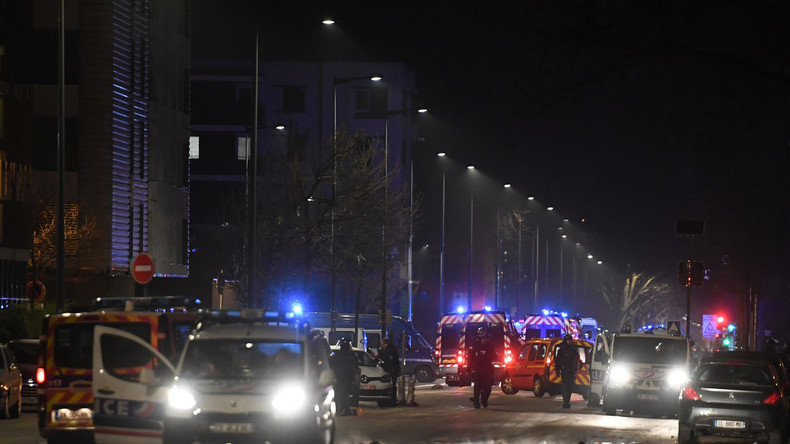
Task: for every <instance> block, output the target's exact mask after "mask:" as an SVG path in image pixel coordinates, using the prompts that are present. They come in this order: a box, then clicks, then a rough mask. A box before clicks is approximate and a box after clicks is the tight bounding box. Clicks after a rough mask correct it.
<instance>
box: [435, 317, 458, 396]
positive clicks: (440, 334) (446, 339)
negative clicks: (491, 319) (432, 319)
mask: <svg viewBox="0 0 790 444" xmlns="http://www.w3.org/2000/svg"><path fill="white" fill-rule="evenodd" d="M465 319H466V316H465V315H463V314H445V315H442V317H441V319H439V326H438V328H437V331H436V348H435V349H434V354H435V356H436V368H437V369H438V370H439V377H440V378H445V382H447V385H449V386H453V385H458V361H457V359H456V358H457V355H458V346H459V344H460V342H461V330H462V329H463V326H464V320H465Z"/></svg>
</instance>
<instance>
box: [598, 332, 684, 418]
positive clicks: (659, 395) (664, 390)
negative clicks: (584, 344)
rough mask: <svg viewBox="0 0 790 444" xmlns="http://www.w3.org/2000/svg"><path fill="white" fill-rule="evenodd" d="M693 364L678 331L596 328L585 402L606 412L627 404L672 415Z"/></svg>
mask: <svg viewBox="0 0 790 444" xmlns="http://www.w3.org/2000/svg"><path fill="white" fill-rule="evenodd" d="M694 365H695V362H694V359H693V356H692V347H691V344H690V342H689V341H688V339H686V338H683V337H681V336H674V335H666V334H654V333H652V332H643V333H611V334H606V333H602V334H599V335H598V336H597V338H596V340H595V345H594V347H593V356H592V362H591V365H590V397H589V399H588V405H589V406H598V405H601V406H602V407H603V410H604V413H606V414H607V415H614V414H615V413H616V412H617V410H626V411H634V412H651V413H655V414H660V415H664V416H669V417H673V416H675V415H676V414H677V407H678V396H679V395H680V390H681V389H682V388H683V384H685V382H686V381H687V380H688V378H689V374H690V373H691V371H692V370H693V368H694Z"/></svg>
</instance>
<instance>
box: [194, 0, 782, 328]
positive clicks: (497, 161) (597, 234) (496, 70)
mask: <svg viewBox="0 0 790 444" xmlns="http://www.w3.org/2000/svg"><path fill="white" fill-rule="evenodd" d="M327 15H328V16H331V17H332V18H334V19H335V20H336V21H337V24H336V26H337V27H338V28H339V29H341V30H342V34H343V35H342V36H334V37H332V39H329V38H328V37H327V36H326V33H325V32H324V31H325V30H323V29H321V25H320V20H321V19H322V18H323V17H324V16H327ZM788 23H790V4H788V3H787V2H778V1H748V2H740V1H694V2H689V1H685V0H684V1H680V0H678V1H665V0H660V1H659V0H654V1H649V0H647V1H645V0H634V1H587V0H584V1H581V0H579V1H563V0H556V1H555V0H553V1H541V2H534V1H486V2H481V1H421V2H415V1H398V2H363V1H337V2H332V1H313V2H260V1H239V0H235V1H233V2H225V1H218V0H194V1H193V23H192V31H193V58H203V57H218V56H223V57H235V56H245V57H246V54H252V48H253V46H252V42H254V40H253V39H254V32H255V28H256V25H257V26H258V29H259V30H260V32H261V53H262V58H264V59H266V58H273V59H287V58H296V59H299V58H301V59H310V58H315V59H318V58H319V57H321V56H322V54H323V55H325V54H332V56H330V57H332V58H338V59H343V58H358V59H360V58H361V59H370V60H394V61H403V62H405V63H407V64H409V65H411V66H412V67H413V68H414V70H415V73H416V78H417V82H418V88H419V91H420V101H422V102H424V104H426V105H427V106H429V107H430V109H431V119H432V120H431V123H430V124H426V125H425V127H421V128H420V132H421V135H422V136H423V137H425V140H426V142H425V144H426V146H427V147H428V149H429V151H430V152H438V151H446V152H447V153H448V155H450V156H452V157H453V158H454V159H457V160H458V161H459V162H460V163H462V164H467V163H473V164H475V166H476V167H477V168H478V169H479V170H480V171H481V172H483V173H485V174H486V175H487V176H489V177H491V178H495V179H497V180H500V181H501V182H510V183H512V184H513V187H514V188H515V189H518V190H521V191H523V193H525V194H531V195H535V196H536V197H537V198H538V199H539V200H541V201H542V202H544V203H546V204H550V205H554V206H556V207H557V209H558V211H559V212H560V213H561V214H562V215H563V216H565V217H568V218H570V219H571V220H572V221H574V222H575V223H577V222H579V221H580V220H581V218H584V219H585V221H586V222H585V223H584V227H583V229H584V230H585V231H587V232H589V233H591V234H592V235H594V238H595V239H596V241H597V242H598V243H599V244H600V246H601V249H602V250H603V252H602V254H601V256H602V257H604V258H605V260H607V261H608V262H609V263H611V264H613V266H614V267H616V268H618V269H625V267H627V266H630V267H631V269H634V270H640V271H645V272H647V273H649V274H657V275H661V276H663V277H665V278H667V279H668V280H672V281H674V279H675V275H676V270H677V264H678V262H679V261H680V260H681V259H684V258H685V257H686V256H688V255H689V253H688V251H689V245H688V242H687V240H686V239H685V238H684V237H682V236H678V235H677V234H676V233H675V228H676V227H675V224H676V222H677V221H678V220H680V219H694V220H704V221H705V230H706V231H705V235H704V236H702V237H699V238H697V239H695V240H694V243H693V245H692V247H691V248H692V254H693V256H695V258H697V259H699V260H702V261H703V262H705V264H706V265H707V266H708V267H709V268H710V269H711V276H712V278H713V279H712V281H711V282H710V283H706V286H705V287H703V288H704V290H700V291H699V294H700V299H699V300H700V301H705V302H700V303H699V304H700V305H698V306H697V307H695V308H698V309H699V310H703V309H704V310H705V311H707V310H708V309H711V308H714V307H716V308H717V307H722V308H723V309H726V310H732V307H734V297H733V295H732V293H733V290H732V285H731V280H730V279H732V278H733V275H735V274H741V273H743V275H748V276H750V277H753V278H754V279H755V280H756V282H759V284H758V285H759V289H758V291H759V292H760V293H759V294H760V295H761V297H762V298H763V299H764V300H765V301H766V304H767V306H770V307H771V308H770V309H769V311H773V312H777V311H779V312H782V313H785V312H786V310H787V308H788V307H787V305H788V304H786V303H785V302H784V300H785V299H787V290H788V282H787V281H788V276H790V273H788V265H789V264H788V262H790V261H788V255H787V253H788V245H789V244H788V235H787V232H788V202H789V201H788V190H790V187H788V177H790V176H789V175H788V167H790V158H789V157H788V148H789V147H790V125H788V118H790V100H788V99H790V43H789V42H790V27H789V26H788V25H787V24H788ZM418 237H419V234H418ZM428 237H430V236H428ZM734 264H737V265H741V266H740V267H739V268H738V270H740V271H738V270H735V268H734V267H735V265H734ZM695 304H696V302H695ZM770 319H771V316H770V315H767V317H766V320H768V322H769V323H770V322H772V321H770ZM773 324H778V322H773ZM772 326H773V328H775V329H777V328H778V325H772Z"/></svg>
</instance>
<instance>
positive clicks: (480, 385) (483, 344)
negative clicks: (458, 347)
mask: <svg viewBox="0 0 790 444" xmlns="http://www.w3.org/2000/svg"><path fill="white" fill-rule="evenodd" d="M468 356H469V367H470V369H471V370H472V382H473V383H474V391H473V394H474V396H473V397H472V398H470V400H471V401H472V402H473V403H474V405H475V408H476V409H479V408H480V405H481V404H482V406H483V407H485V408H488V397H489V396H491V386H492V385H494V360H495V359H496V350H495V349H494V346H493V345H492V344H491V343H490V341H489V338H488V332H486V331H485V329H484V328H483V327H480V328H478V329H477V343H475V344H473V345H472V346H471V347H469V353H468Z"/></svg>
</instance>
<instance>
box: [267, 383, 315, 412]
mask: <svg viewBox="0 0 790 444" xmlns="http://www.w3.org/2000/svg"><path fill="white" fill-rule="evenodd" d="M306 401H307V394H306V393H305V390H304V387H302V386H301V385H298V384H287V385H283V386H282V387H280V388H278V389H277V390H276V391H275V392H274V396H273V397H272V407H274V409H275V410H276V411H277V412H279V413H282V414H286V415H287V414H293V413H295V412H298V411H299V410H301V409H302V408H303V407H304V405H305V403H306Z"/></svg>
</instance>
